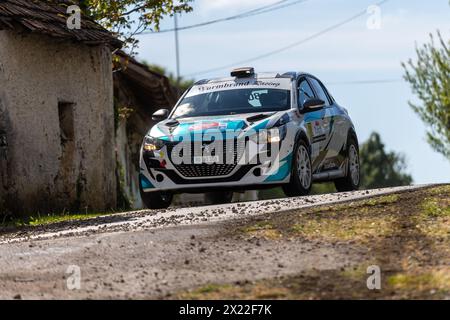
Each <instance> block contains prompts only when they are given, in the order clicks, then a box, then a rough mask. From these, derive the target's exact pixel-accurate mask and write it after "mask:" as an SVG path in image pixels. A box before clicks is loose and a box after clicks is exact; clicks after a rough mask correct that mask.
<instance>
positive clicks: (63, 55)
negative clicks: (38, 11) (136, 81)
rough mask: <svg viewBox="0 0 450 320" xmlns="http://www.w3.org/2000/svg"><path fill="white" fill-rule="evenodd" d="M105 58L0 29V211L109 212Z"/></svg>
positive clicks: (110, 116) (112, 183) (101, 51)
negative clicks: (86, 210)
mask: <svg viewBox="0 0 450 320" xmlns="http://www.w3.org/2000/svg"><path fill="white" fill-rule="evenodd" d="M115 163H116V161H115V152H114V110H113V84H112V72H111V52H110V49H108V48H106V47H101V46H96V47H89V46H86V45H83V44H79V43H75V42H67V41H64V42H63V41H58V40H55V39H54V38H48V37H46V36H42V35H33V34H26V35H23V34H22V35H20V34H18V33H15V32H13V31H0V210H3V211H5V210H9V211H11V212H13V213H14V214H23V215H27V214H31V213H35V212H37V211H39V212H41V213H48V212H57V211H62V210H81V211H84V210H85V209H86V208H87V209H88V210H108V209H111V208H115V206H116V176H115V168H116V164H115Z"/></svg>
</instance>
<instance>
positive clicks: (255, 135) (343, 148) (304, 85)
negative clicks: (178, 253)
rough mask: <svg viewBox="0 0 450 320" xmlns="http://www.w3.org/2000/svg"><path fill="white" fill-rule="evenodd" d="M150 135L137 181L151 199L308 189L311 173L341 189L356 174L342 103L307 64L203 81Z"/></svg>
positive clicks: (161, 115)
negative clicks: (304, 68) (295, 68)
mask: <svg viewBox="0 0 450 320" xmlns="http://www.w3.org/2000/svg"><path fill="white" fill-rule="evenodd" d="M153 120H154V121H159V122H158V123H157V124H156V125H155V126H153V127H152V128H151V129H150V131H149V132H148V133H147V134H146V136H145V138H144V141H143V143H142V147H141V153H140V175H139V185H140V191H141V197H142V200H143V203H144V204H145V205H146V206H147V207H148V208H166V207H168V206H169V205H170V204H171V201H172V198H173V195H174V194H176V193H205V192H207V193H208V194H209V195H210V200H211V202H212V203H224V202H229V201H231V198H232V195H233V192H242V191H244V190H256V189H262V188H271V187H275V186H281V187H282V188H283V191H284V192H285V194H286V195H287V196H289V197H291V196H301V195H306V194H308V193H309V192H310V190H311V185H312V183H313V182H324V181H334V184H335V186H336V189H337V190H338V191H350V190H355V189H357V188H358V186H359V183H360V164H359V149H358V138H357V135H356V132H355V128H354V125H353V123H352V121H351V119H350V117H349V115H348V112H347V110H346V109H345V108H343V107H341V106H339V105H338V104H337V103H336V101H335V100H334V98H333V96H332V95H331V94H330V93H329V91H328V90H327V89H326V88H325V86H324V85H323V83H322V82H321V81H320V80H319V79H318V78H316V77H314V76H313V75H311V74H308V73H304V72H286V73H255V71H254V69H253V68H239V69H235V70H233V71H232V72H231V76H230V77H225V78H219V79H208V80H201V81H198V82H197V83H195V84H194V85H193V86H192V87H191V88H190V89H189V90H187V91H186V92H185V93H184V94H183V96H182V97H181V98H180V100H179V101H178V103H177V104H176V105H175V107H174V108H173V110H172V111H169V110H167V109H161V110H158V111H157V112H155V113H154V114H153Z"/></svg>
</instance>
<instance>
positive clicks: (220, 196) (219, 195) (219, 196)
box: [205, 191, 233, 204]
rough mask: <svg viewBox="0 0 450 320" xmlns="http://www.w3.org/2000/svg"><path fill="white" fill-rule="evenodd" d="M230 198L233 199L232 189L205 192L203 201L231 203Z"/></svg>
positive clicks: (208, 202)
mask: <svg viewBox="0 0 450 320" xmlns="http://www.w3.org/2000/svg"><path fill="white" fill-rule="evenodd" d="M232 200H233V192H232V191H222V192H207V193H205V202H206V203H207V204H224V203H231V201H232Z"/></svg>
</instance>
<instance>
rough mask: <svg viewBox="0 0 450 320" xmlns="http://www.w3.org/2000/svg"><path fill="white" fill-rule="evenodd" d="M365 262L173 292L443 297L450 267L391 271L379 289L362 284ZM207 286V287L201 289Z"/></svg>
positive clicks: (204, 296) (190, 296) (193, 295)
mask: <svg viewBox="0 0 450 320" xmlns="http://www.w3.org/2000/svg"><path fill="white" fill-rule="evenodd" d="M366 268H367V265H359V266H357V267H355V268H354V269H351V270H345V271H333V270H324V271H309V272H304V273H302V274H298V275H291V276H284V277H278V278H272V279H263V280H258V281H254V282H245V283H233V284H207V285H205V286H202V287H199V288H196V289H192V290H189V291H184V292H180V293H178V294H176V295H175V296H174V298H175V299H187V300H219V299H225V300H258V299H292V300H305V299H306V300H308V299H367V298H371V299H408V298H409V299H418V298H426V299H446V298H449V297H450V269H449V268H448V267H447V268H442V269H439V270H427V269H423V270H419V271H415V272H414V273H412V272H394V273H391V274H388V275H387V276H386V277H382V283H381V289H380V290H369V289H368V288H367V286H366V282H367V277H368V276H369V275H368V274H367V273H366ZM205 288H207V289H205Z"/></svg>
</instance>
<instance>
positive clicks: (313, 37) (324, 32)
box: [186, 0, 389, 77]
mask: <svg viewBox="0 0 450 320" xmlns="http://www.w3.org/2000/svg"><path fill="white" fill-rule="evenodd" d="M388 1H389V0H382V1H380V2H378V3H377V4H376V5H378V6H381V5H383V4H385V3H386V2H388ZM366 14H367V11H366V9H364V10H362V11H360V12H358V13H357V14H355V15H353V16H351V17H349V18H347V19H345V20H343V21H340V22H338V23H335V24H333V25H331V26H329V27H327V28H325V29H323V30H320V31H318V32H316V33H314V34H312V35H310V36H309V37H306V38H304V39H301V40H299V41H296V42H293V43H291V44H289V45H287V46H284V47H281V48H279V49H276V50H272V51H269V52H266V53H264V54H261V55H258V56H255V57H252V58H248V59H245V60H241V61H237V62H234V63H230V64H227V65H223V66H220V67H216V68H211V69H207V70H203V71H199V72H195V73H191V74H188V75H186V77H194V76H197V75H200V74H205V73H210V72H215V71H219V70H223V69H228V68H232V67H235V66H237V65H243V64H246V63H250V62H253V61H256V60H261V59H264V58H267V57H270V56H273V55H275V54H278V53H280V52H283V51H286V50H289V49H292V48H294V47H297V46H299V45H301V44H304V43H306V42H308V41H311V40H313V39H315V38H318V37H320V36H322V35H324V34H326V33H328V32H331V31H333V30H334V29H337V28H339V27H341V26H343V25H345V24H347V23H349V22H352V21H353V20H356V19H358V18H360V17H362V16H364V15H366Z"/></svg>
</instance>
